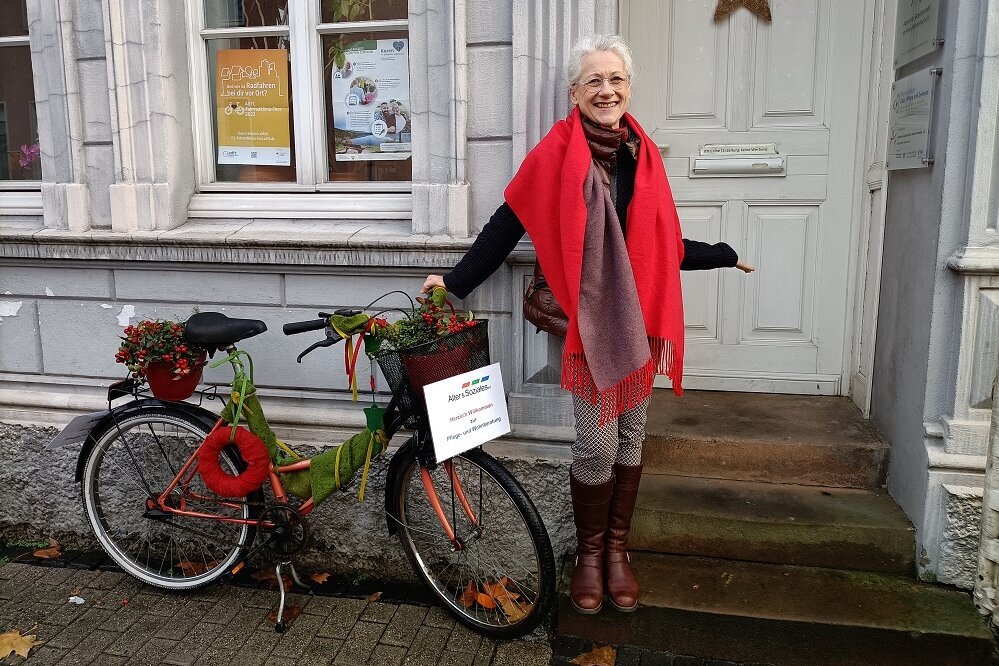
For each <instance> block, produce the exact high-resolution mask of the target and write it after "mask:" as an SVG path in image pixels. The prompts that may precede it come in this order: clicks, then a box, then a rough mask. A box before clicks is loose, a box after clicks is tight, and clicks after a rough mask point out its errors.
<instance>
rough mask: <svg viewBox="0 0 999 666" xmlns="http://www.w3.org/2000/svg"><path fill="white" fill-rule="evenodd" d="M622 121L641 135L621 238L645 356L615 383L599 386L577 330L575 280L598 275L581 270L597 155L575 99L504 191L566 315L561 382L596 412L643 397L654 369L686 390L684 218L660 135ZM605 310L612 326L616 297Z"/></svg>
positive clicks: (609, 413)
mask: <svg viewBox="0 0 999 666" xmlns="http://www.w3.org/2000/svg"><path fill="white" fill-rule="evenodd" d="M623 122H625V123H627V125H628V126H629V127H630V128H631V130H632V131H633V132H634V133H635V134H636V135H637V136H638V137H639V139H640V144H639V149H638V155H637V159H638V166H637V172H636V174H635V193H634V196H633V197H632V200H631V204H630V205H629V207H628V228H627V230H626V237H625V243H626V246H627V251H628V258H629V260H630V263H631V269H632V272H633V274H634V280H635V286H636V289H637V291H638V301H639V303H640V304H641V310H642V316H643V318H644V320H645V333H646V335H647V337H648V342H649V347H650V352H651V358H649V360H648V361H647V362H645V363H644V364H641V365H639V367H634V368H631V367H629V368H626V369H625V370H626V371H627V374H626V375H625V376H624V378H623V379H622V380H620V381H619V382H618V383H617V384H616V385H615V386H612V387H610V388H605V389H602V390H598V389H597V387H596V385H595V383H594V381H593V378H592V376H591V374H590V371H589V368H588V366H587V363H586V356H587V352H588V353H589V355H590V356H591V358H592V357H593V355H594V354H599V353H601V350H595V349H591V350H585V349H584V347H583V342H582V339H581V338H580V333H579V321H578V314H579V310H578V305H579V294H580V283H581V281H582V280H584V279H585V280H599V279H600V278H601V276H590V275H588V276H586V277H585V278H584V277H583V276H582V266H583V242H584V237H585V232H586V224H587V219H588V217H589V214H588V211H587V208H586V202H585V201H584V196H583V186H584V182H585V181H586V177H587V174H588V173H589V170H590V167H591V164H592V162H593V156H592V153H591V152H590V146H589V144H588V143H587V140H586V136H585V134H584V132H583V127H582V121H581V120H580V115H579V109H578V108H575V109H573V110H572V112H571V113H570V114H569V117H568V118H566V119H565V120H560V121H558V122H556V123H555V125H554V126H553V127H552V129H551V131H549V132H548V134H547V136H545V138H544V139H542V140H541V142H540V143H539V144H538V145H537V146H535V148H534V149H533V150H532V151H531V152H530V153H529V154H528V155H527V157H526V158H525V159H524V162H523V164H522V165H521V167H520V170H519V171H518V172H517V175H516V176H514V178H513V180H512V181H511V182H510V184H509V185H508V186H507V188H506V192H505V198H506V201H507V203H508V204H510V207H511V208H512V209H513V212H514V213H516V215H517V217H518V218H519V219H520V221H521V222H522V223H523V225H524V228H525V229H526V230H527V233H528V234H529V235H530V237H531V240H532V241H533V243H534V248H535V251H536V252H537V255H538V261H539V262H540V264H541V269H542V271H543V272H544V275H545V278H546V279H547V280H548V284H549V285H550V286H551V289H552V293H553V294H554V295H555V298H556V299H557V300H558V302H559V304H560V305H561V306H562V308H563V309H564V310H565V312H566V314H567V315H568V316H569V330H568V335H567V336H566V342H565V350H564V351H563V354H562V381H561V385H562V387H563V388H565V389H567V390H569V391H571V392H572V393H573V394H574V395H577V396H579V397H581V398H583V399H584V400H586V401H587V402H589V403H590V404H594V405H597V404H599V405H600V412H601V422H604V421H606V420H607V419H608V418H610V417H613V416H617V415H620V414H621V413H622V412H625V411H627V410H629V409H631V408H633V407H635V406H637V405H638V404H640V403H641V402H643V401H644V400H645V399H646V398H647V397H648V396H649V395H651V393H652V379H653V378H654V376H655V375H656V374H662V375H666V376H668V377H669V378H670V379H671V380H672V381H673V391H674V392H675V393H676V394H677V395H680V394H681V393H682V388H681V384H682V376H683V334H684V330H683V299H682V294H681V290H680V262H681V261H682V259H683V242H682V238H681V233H680V222H679V219H678V217H677V214H676V206H675V204H674V203H673V195H672V193H671V191H670V187H669V181H668V180H667V179H666V169H665V168H664V166H663V161H662V157H661V156H660V154H659V151H658V150H657V149H656V144H655V143H654V142H653V141H652V139H650V138H649V137H648V135H646V134H645V132H644V131H643V130H642V128H641V126H640V125H639V124H638V122H637V121H636V120H635V119H634V118H632V117H631V116H630V115H628V114H625V115H624V118H623ZM606 315H607V316H606V318H604V319H603V321H601V322H600V325H602V326H610V327H613V326H614V325H615V315H614V304H613V303H608V307H607V312H606ZM603 352H604V353H606V350H603Z"/></svg>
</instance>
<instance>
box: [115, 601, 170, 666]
mask: <svg viewBox="0 0 999 666" xmlns="http://www.w3.org/2000/svg"><path fill="white" fill-rule="evenodd" d="M130 610H131V609H130ZM162 621H163V618H161V617H158V616H155V615H140V617H139V620H138V621H137V622H136V623H135V624H134V625H132V627H131V628H129V629H128V631H126V632H125V633H123V634H121V636H119V637H118V640H116V641H115V642H114V643H112V644H111V646H110V647H108V649H107V650H105V652H107V653H108V654H116V655H120V656H122V657H130V656H132V655H134V654H136V653H137V652H138V651H139V649H140V648H141V647H143V645H145V644H146V642H148V641H149V640H150V639H151V638H152V636H153V635H154V634H155V633H156V632H157V631H158V630H159V628H160V623H161V622H162ZM168 652H169V650H168ZM164 654H166V653H164Z"/></svg>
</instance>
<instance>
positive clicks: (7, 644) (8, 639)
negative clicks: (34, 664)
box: [0, 630, 42, 659]
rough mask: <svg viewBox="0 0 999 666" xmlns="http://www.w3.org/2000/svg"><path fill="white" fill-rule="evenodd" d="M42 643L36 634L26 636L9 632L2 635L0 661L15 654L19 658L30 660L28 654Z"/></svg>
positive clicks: (0, 638) (0, 635)
mask: <svg viewBox="0 0 999 666" xmlns="http://www.w3.org/2000/svg"><path fill="white" fill-rule="evenodd" d="M41 644H42V641H40V640H38V637H37V636H35V635H34V634H32V635H29V636H25V635H24V634H22V633H21V632H19V631H16V630H15V631H8V632H7V633H5V634H0V659H6V658H7V657H8V656H10V654H11V653H12V652H13V653H15V654H17V656H19V657H24V658H25V659H27V658H28V652H30V651H31V648H33V647H35V646H36V645H41Z"/></svg>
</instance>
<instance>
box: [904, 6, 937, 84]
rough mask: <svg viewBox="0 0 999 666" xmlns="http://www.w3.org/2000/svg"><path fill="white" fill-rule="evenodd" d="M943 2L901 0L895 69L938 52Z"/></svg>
mask: <svg viewBox="0 0 999 666" xmlns="http://www.w3.org/2000/svg"><path fill="white" fill-rule="evenodd" d="M939 18H940V0H899V2H898V16H897V18H896V21H895V68H896V69H897V68H899V67H902V66H903V65H907V64H909V63H910V62H912V61H913V60H915V59H916V58H920V57H922V56H924V55H926V54H927V53H932V52H933V51H934V50H936V48H937V46H938V45H939V42H937V22H938V21H939Z"/></svg>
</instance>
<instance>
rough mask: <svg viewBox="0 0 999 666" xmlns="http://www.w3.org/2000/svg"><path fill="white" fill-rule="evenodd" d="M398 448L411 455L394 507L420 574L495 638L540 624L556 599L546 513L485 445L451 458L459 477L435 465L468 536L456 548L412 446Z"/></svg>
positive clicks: (446, 508)
mask: <svg viewBox="0 0 999 666" xmlns="http://www.w3.org/2000/svg"><path fill="white" fill-rule="evenodd" d="M396 455H404V456H407V459H404V460H402V461H399V462H400V463H401V466H400V470H401V473H400V474H398V475H397V476H396V478H395V483H396V487H395V489H394V491H395V497H396V501H395V506H394V507H392V508H393V509H394V510H395V516H394V517H395V518H396V520H398V523H399V529H398V532H399V538H400V540H401V541H402V546H403V548H404V549H405V551H406V555H407V556H408V558H409V561H410V563H411V564H412V566H413V570H414V571H415V572H416V574H417V576H419V577H420V579H421V580H423V582H424V583H425V584H426V585H427V586H428V587H429V588H430V589H431V590H432V591H433V592H434V593H435V594H436V595H437V597H438V598H440V600H441V601H442V602H443V604H444V607H445V608H446V609H447V610H448V611H449V612H450V613H451V614H452V615H454V617H455V618H456V619H457V620H458V621H459V622H461V623H462V624H464V625H465V626H467V627H468V628H470V629H472V630H473V631H476V632H478V633H480V634H483V635H485V636H489V637H492V638H513V637H516V636H522V635H524V634H526V633H528V632H530V631H532V630H533V629H534V628H535V627H537V626H538V625H539V624H540V623H541V621H542V620H543V619H544V618H545V617H546V616H547V615H548V613H549V611H550V610H551V607H552V603H553V601H554V599H555V558H554V556H553V554H552V547H551V542H550V541H549V539H548V532H547V530H546V529H545V526H544V523H543V522H542V521H541V516H540V515H538V511H537V509H536V508H535V507H534V504H533V503H532V502H531V500H530V498H528V496H527V494H526V493H525V492H524V489H523V488H521V487H520V484H519V483H517V480H516V479H515V478H514V477H513V475H512V474H510V472H509V471H507V469H506V468H505V467H503V465H502V464H500V463H499V462H498V461H497V460H496V459H495V458H493V457H492V456H490V455H489V454H488V453H485V452H484V451H482V450H481V449H473V450H471V451H467V452H466V453H463V454H462V455H460V456H457V457H455V458H453V459H452V460H451V461H450V462H451V463H453V466H454V474H455V476H456V477H457V480H458V483H457V484H455V483H453V482H452V480H451V477H450V475H449V474H448V472H447V470H446V467H445V465H443V464H442V465H438V466H437V469H435V470H434V471H433V472H429V474H430V477H431V480H432V483H433V485H434V488H435V489H436V492H437V496H438V498H439V499H440V505H441V509H442V510H443V513H444V515H445V517H446V518H447V521H448V522H449V523H450V524H451V526H452V527H453V529H454V533H455V536H456V537H457V538H458V539H459V540H460V542H461V547H460V548H458V549H456V548H455V547H454V545H453V544H452V542H451V541H450V540H449V538H448V537H447V536H446V535H445V532H444V529H443V527H442V525H441V522H440V520H439V519H438V516H437V514H436V512H435V509H434V508H433V507H432V505H431V503H430V501H429V500H428V498H427V493H426V491H425V489H424V485H423V480H422V468H421V466H420V464H419V462H418V461H417V459H416V457H415V453H414V452H413V450H412V448H411V447H406V448H405V449H404V450H403V451H402V452H401V453H400V454H396ZM459 488H460V490H461V493H459ZM462 493H463V494H464V498H465V503H463V502H462V498H461V494H462ZM466 503H467V505H468V508H467V509H466V507H465V504H466ZM470 516H471V518H470ZM472 518H474V519H475V521H476V522H477V523H478V526H476V524H475V523H473V520H472Z"/></svg>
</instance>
